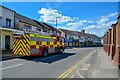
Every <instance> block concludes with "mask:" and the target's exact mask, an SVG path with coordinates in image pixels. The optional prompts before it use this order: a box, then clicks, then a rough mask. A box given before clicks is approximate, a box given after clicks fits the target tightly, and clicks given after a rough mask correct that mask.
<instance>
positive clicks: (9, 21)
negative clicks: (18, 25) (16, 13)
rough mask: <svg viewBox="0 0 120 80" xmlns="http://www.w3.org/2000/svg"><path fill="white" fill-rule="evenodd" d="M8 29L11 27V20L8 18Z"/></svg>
mask: <svg viewBox="0 0 120 80" xmlns="http://www.w3.org/2000/svg"><path fill="white" fill-rule="evenodd" d="M6 27H11V19H8V18H6Z"/></svg>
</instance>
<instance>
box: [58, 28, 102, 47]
mask: <svg viewBox="0 0 120 80" xmlns="http://www.w3.org/2000/svg"><path fill="white" fill-rule="evenodd" d="M59 30H60V31H61V36H62V37H64V39H65V40H64V41H65V44H66V46H67V47H90V46H101V39H100V38H99V37H98V36H96V35H94V34H87V33H85V30H81V32H79V31H72V30H66V29H59Z"/></svg>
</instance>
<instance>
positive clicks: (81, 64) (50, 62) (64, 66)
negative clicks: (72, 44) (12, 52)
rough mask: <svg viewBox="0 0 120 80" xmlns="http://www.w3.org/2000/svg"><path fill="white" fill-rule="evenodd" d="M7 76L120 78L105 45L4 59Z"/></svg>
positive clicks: (3, 74)
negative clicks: (38, 55) (104, 47)
mask: <svg viewBox="0 0 120 80" xmlns="http://www.w3.org/2000/svg"><path fill="white" fill-rule="evenodd" d="M0 63H2V68H1V69H0V71H2V77H3V78H58V79H59V78H118V68H117V66H116V65H115V64H114V63H113V62H112V61H111V60H110V58H109V57H108V56H107V54H106V53H105V52H104V51H103V49H102V47H97V48H96V47H90V48H72V49H66V50H65V51H64V53H59V54H52V55H48V56H47V57H16V58H13V59H9V60H3V61H1V62H0Z"/></svg>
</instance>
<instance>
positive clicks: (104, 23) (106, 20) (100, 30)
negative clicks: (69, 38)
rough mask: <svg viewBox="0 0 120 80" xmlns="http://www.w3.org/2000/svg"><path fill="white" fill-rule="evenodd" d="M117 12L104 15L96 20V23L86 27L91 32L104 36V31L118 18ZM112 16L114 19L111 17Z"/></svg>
mask: <svg viewBox="0 0 120 80" xmlns="http://www.w3.org/2000/svg"><path fill="white" fill-rule="evenodd" d="M117 15H118V14H117V12H115V13H111V14H108V15H107V16H102V17H101V18H100V20H98V21H96V23H94V24H91V25H89V26H88V27H86V28H84V29H85V30H86V31H87V32H89V33H96V34H97V35H98V36H102V35H103V34H104V32H105V31H106V30H107V29H109V28H110V27H111V25H112V24H114V23H116V22H117V20H113V18H114V19H115V17H117ZM111 18H112V19H111Z"/></svg>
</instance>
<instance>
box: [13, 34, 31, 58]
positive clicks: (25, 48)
mask: <svg viewBox="0 0 120 80" xmlns="http://www.w3.org/2000/svg"><path fill="white" fill-rule="evenodd" d="M13 53H14V54H16V55H23V56H29V55H30V41H29V36H28V35H27V34H26V35H24V36H23V37H19V38H17V37H14V41H13Z"/></svg>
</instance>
